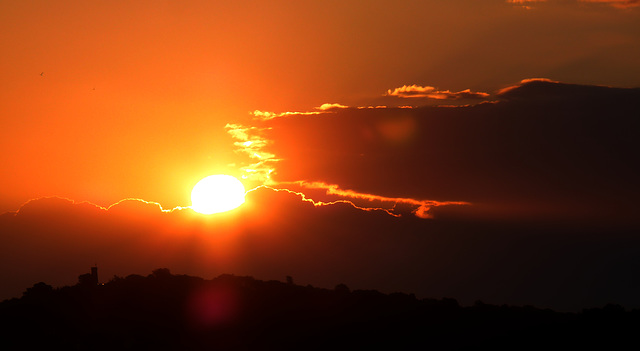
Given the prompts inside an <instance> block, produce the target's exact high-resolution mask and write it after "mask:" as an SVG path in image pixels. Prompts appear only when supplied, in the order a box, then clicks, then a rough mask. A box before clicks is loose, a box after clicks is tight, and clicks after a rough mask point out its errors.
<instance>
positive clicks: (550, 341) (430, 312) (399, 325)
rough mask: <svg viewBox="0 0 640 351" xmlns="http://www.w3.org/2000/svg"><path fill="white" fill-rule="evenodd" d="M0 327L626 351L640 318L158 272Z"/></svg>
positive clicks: (161, 340)
mask: <svg viewBox="0 0 640 351" xmlns="http://www.w3.org/2000/svg"><path fill="white" fill-rule="evenodd" d="M288 278H290V277H288ZM0 327H1V329H0V330H1V331H0V340H2V344H3V349H5V350H18V349H35V348H36V347H37V348H54V347H55V348H58V349H63V350H128V349H136V350H205V349H206V350H214V349H215V350H220V349H222V350H231V349H233V350H238V349H253V350H264V349H278V350H282V349H296V350H308V349H323V350H324V349H347V348H350V349H364V348H373V347H375V348H376V349H379V348H382V349H394V350H402V349H435V350H457V349H472V348H473V349H476V348H478V347H487V348H489V349H493V350H495V349H510V350H511V349H516V350H533V349H543V348H544V349H561V348H562V349H577V348H579V347H586V346H589V347H590V348H593V347H596V348H597V347H602V348H603V349H612V348H613V349H619V348H621V347H622V345H625V344H626V343H629V342H631V343H632V344H633V343H634V341H635V340H634V338H635V335H636V334H637V331H638V330H640V329H639V327H640V311H638V310H632V311H625V310H624V308H622V307H620V306H618V305H607V306H605V307H604V308H598V309H588V310H583V311H582V312H581V313H560V312H555V311H552V310H549V309H545V310H543V309H538V308H534V307H531V306H525V307H515V306H506V305H503V306H496V305H488V304H484V303H482V302H480V301H478V302H477V303H476V304H475V305H473V306H470V307H462V306H460V305H459V304H458V302H457V301H456V300H454V299H448V298H444V299H441V300H436V299H417V298H416V297H415V296H414V295H408V294H404V293H393V294H382V293H380V292H377V291H373V290H355V291H351V290H350V289H349V288H348V287H347V286H346V285H344V284H338V285H337V286H336V288H335V289H333V290H329V289H321V288H315V287H312V286H306V287H305V286H299V285H295V284H294V283H293V279H292V278H291V279H287V283H284V282H279V281H261V280H257V279H254V278H252V277H240V276H234V275H221V276H219V277H217V278H214V279H211V280H205V279H202V278H198V277H193V276H187V275H174V274H171V272H170V271H169V270H168V269H166V268H162V269H156V270H154V271H153V273H152V274H150V275H148V276H146V277H144V276H141V275H129V276H127V277H125V278H120V277H114V278H113V279H112V280H110V281H109V282H108V283H106V284H103V285H93V284H89V283H87V282H86V280H85V281H84V282H80V283H78V284H77V285H75V286H68V287H62V288H55V289H54V288H52V287H51V286H49V285H47V284H45V283H42V282H40V283H37V284H35V285H33V287H31V288H28V289H27V290H26V291H25V292H24V294H23V296H22V298H20V299H11V300H5V301H3V302H2V303H1V304H0Z"/></svg>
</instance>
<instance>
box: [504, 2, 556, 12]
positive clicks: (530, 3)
mask: <svg viewBox="0 0 640 351" xmlns="http://www.w3.org/2000/svg"><path fill="white" fill-rule="evenodd" d="M546 1H547V0H507V3H509V4H513V5H517V6H520V7H522V8H525V9H527V10H531V9H532V8H533V7H532V6H531V5H532V4H534V3H537V2H546Z"/></svg>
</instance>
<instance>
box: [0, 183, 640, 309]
mask: <svg viewBox="0 0 640 351" xmlns="http://www.w3.org/2000/svg"><path fill="white" fill-rule="evenodd" d="M312 186H315V187H320V188H323V187H325V185H318V184H316V185H312ZM320 190H322V191H324V189H320ZM366 201H368V200H366ZM444 207H446V206H444ZM599 230H601V229H599V228H598V227H594V226H590V225H588V224H584V225H582V226H578V227H568V226H557V225H555V224H554V225H545V224H540V223H536V222H524V223H515V222H504V221H499V222H494V221H487V220H486V219H482V220H474V219H472V218H466V220H448V219H446V218H440V219H436V220H430V221H425V220H421V219H419V218H416V217H414V216H403V217H400V218H396V217H392V216H389V215H387V214H386V213H384V212H383V211H379V210H371V211H360V210H355V209H354V208H353V206H352V205H351V204H348V203H337V204H335V205H332V206H322V205H314V203H312V202H310V201H300V194H296V193H293V192H290V191H287V190H282V191H277V190H274V189H270V188H268V187H261V188H258V189H255V190H254V191H251V192H249V193H248V194H247V203H245V205H243V206H241V207H239V208H237V209H236V210H234V211H231V212H229V213H226V214H217V215H211V216H202V215H198V214H195V213H194V212H193V211H191V210H188V209H185V210H180V211H172V212H165V211H162V209H161V208H160V207H158V206H156V205H154V204H153V203H146V202H141V201H125V202H122V203H120V204H119V205H118V206H112V207H111V208H110V209H109V210H105V209H104V208H102V207H100V206H95V205H92V204H89V203H75V202H73V201H70V200H67V199H56V198H46V199H37V200H32V201H30V202H29V203H28V204H26V205H25V206H23V208H21V209H20V210H19V211H18V212H17V213H13V214H10V215H3V216H0V233H1V235H0V265H1V266H2V267H5V268H6V269H3V270H1V271H0V280H1V281H2V282H3V284H2V285H0V299H5V298H10V297H14V296H20V294H21V293H22V292H23V291H24V290H25V289H26V288H28V287H30V286H32V285H33V284H34V283H36V282H39V281H44V282H46V283H47V284H51V285H53V286H61V285H73V284H75V283H76V282H77V277H78V275H79V274H81V273H85V272H86V271H88V268H89V267H91V266H93V265H94V264H97V265H98V267H99V279H100V281H101V282H105V281H108V280H110V279H111V278H112V277H113V276H114V275H118V276H120V277H122V276H126V275H129V274H133V273H135V274H148V273H149V272H151V271H152V270H153V269H156V268H158V267H168V268H170V269H171V271H172V272H175V273H176V274H190V275H197V276H201V277H205V278H210V277H214V276H217V275H220V274H222V273H233V274H237V275H249V276H254V277H256V278H258V279H263V280H269V279H276V280H284V278H285V277H286V276H287V275H289V276H293V277H294V278H295V281H296V282H298V283H299V284H303V285H304V284H312V285H314V286H319V287H327V288H332V287H334V286H335V285H336V284H338V283H345V284H347V285H348V286H349V287H351V288H352V289H378V290H381V291H383V292H394V291H404V292H408V293H415V294H416V295H417V296H418V297H419V298H422V297H433V298H441V297H444V296H446V297H453V298H457V299H459V300H460V302H461V303H462V304H465V305H469V304H472V303H473V302H474V301H476V300H482V301H484V302H486V303H494V304H504V303H506V304H516V305H524V304H533V305H536V306H538V307H551V308H558V309H580V308H583V307H591V306H602V305H604V304H605V303H609V302H615V303H620V304H623V305H627V306H628V307H631V308H633V307H639V306H640V302H639V301H638V298H637V297H638V296H639V295H638V294H639V293H640V291H639V290H638V286H637V284H636V285H633V284H632V283H633V282H631V281H630V280H629V277H634V273H635V272H636V271H637V267H639V265H640V261H639V260H640V252H639V251H638V250H639V248H640V245H639V244H640V243H639V242H638V240H639V239H638V237H637V235H629V233H635V232H633V231H632V232H629V231H620V230H616V229H615V228H611V227H607V230H606V232H600V231H599ZM594 238H597V239H594ZM549 248H553V249H552V250H550V249H549ZM540 252H545V253H546V254H545V255H544V259H541V257H540ZM567 276H571V277H572V279H566V277H567ZM630 284H631V285H630Z"/></svg>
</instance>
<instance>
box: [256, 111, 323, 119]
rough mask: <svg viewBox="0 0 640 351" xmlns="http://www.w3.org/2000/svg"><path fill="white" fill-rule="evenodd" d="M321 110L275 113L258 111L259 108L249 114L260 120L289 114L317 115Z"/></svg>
mask: <svg viewBox="0 0 640 351" xmlns="http://www.w3.org/2000/svg"><path fill="white" fill-rule="evenodd" d="M321 113H322V112H318V111H311V112H290V111H288V112H280V113H275V112H268V111H260V110H255V111H253V112H251V114H252V115H253V116H254V117H256V118H257V119H260V120H269V119H274V118H277V117H289V116H309V115H319V114H321Z"/></svg>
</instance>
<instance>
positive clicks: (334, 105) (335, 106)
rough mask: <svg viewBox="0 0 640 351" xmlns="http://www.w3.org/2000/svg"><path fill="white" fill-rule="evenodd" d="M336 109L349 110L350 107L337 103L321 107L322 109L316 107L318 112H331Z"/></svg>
mask: <svg viewBox="0 0 640 351" xmlns="http://www.w3.org/2000/svg"><path fill="white" fill-rule="evenodd" d="M335 108H349V106H345V105H341V104H335V103H334V104H329V103H326V104H322V105H320V107H316V109H317V110H322V111H326V110H331V109H335Z"/></svg>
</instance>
